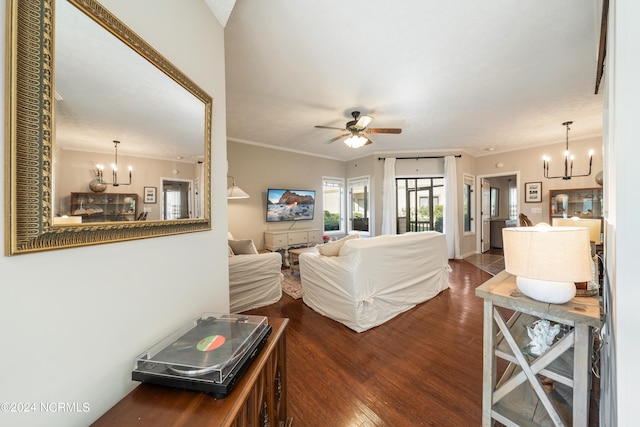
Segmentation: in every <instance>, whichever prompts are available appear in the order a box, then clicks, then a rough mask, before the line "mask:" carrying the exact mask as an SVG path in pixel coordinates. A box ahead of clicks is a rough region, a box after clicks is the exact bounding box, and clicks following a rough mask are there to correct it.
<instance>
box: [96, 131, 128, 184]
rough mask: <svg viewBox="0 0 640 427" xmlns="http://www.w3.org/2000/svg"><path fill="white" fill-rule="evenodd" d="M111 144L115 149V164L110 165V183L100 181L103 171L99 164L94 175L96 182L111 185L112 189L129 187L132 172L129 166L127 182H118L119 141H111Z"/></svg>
mask: <svg viewBox="0 0 640 427" xmlns="http://www.w3.org/2000/svg"><path fill="white" fill-rule="evenodd" d="M113 143H114V147H115V149H116V158H115V162H114V163H112V164H111V176H112V182H105V181H104V180H103V179H102V171H103V169H104V166H103V165H100V164H99V165H96V167H97V171H96V175H97V177H98V182H99V183H100V184H103V185H113V186H114V187H118V186H120V185H131V177H132V171H133V169H132V168H131V166H129V182H127V183H120V182H118V144H120V141H113Z"/></svg>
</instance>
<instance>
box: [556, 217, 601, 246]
mask: <svg viewBox="0 0 640 427" xmlns="http://www.w3.org/2000/svg"><path fill="white" fill-rule="evenodd" d="M552 225H553V226H554V227H587V228H588V229H589V240H591V241H592V242H596V243H598V244H599V243H601V239H600V236H601V233H602V231H601V229H602V220H600V219H592V218H577V217H573V218H553V223H552Z"/></svg>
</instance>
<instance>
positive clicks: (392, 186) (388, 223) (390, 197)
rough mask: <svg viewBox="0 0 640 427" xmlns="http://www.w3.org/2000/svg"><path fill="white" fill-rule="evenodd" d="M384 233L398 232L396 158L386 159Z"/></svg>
mask: <svg viewBox="0 0 640 427" xmlns="http://www.w3.org/2000/svg"><path fill="white" fill-rule="evenodd" d="M381 231H382V234H396V159H395V158H393V157H388V158H386V159H384V181H383V183H382V230H381Z"/></svg>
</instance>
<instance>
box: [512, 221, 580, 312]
mask: <svg viewBox="0 0 640 427" xmlns="http://www.w3.org/2000/svg"><path fill="white" fill-rule="evenodd" d="M502 239H503V247H504V263H505V270H506V271H507V272H508V273H511V274H513V275H515V276H517V277H516V284H517V286H518V289H519V290H520V292H522V293H523V294H524V295H526V296H528V297H529V298H532V299H535V300H537V301H542V302H547V303H551V304H564V303H566V302H568V301H570V300H571V299H572V298H573V297H574V296H575V295H576V285H575V282H588V281H590V280H593V272H592V270H591V249H590V243H589V230H588V229H587V228H583V227H551V226H549V225H548V224H544V225H541V224H539V225H536V226H535V227H511V228H505V229H503V230H502Z"/></svg>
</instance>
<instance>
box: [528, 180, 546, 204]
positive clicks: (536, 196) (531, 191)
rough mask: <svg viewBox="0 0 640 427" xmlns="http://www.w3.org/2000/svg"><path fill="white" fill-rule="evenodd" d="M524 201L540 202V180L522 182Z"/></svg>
mask: <svg viewBox="0 0 640 427" xmlns="http://www.w3.org/2000/svg"><path fill="white" fill-rule="evenodd" d="M524 201H525V203H541V202H542V182H526V183H525V184H524Z"/></svg>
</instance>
